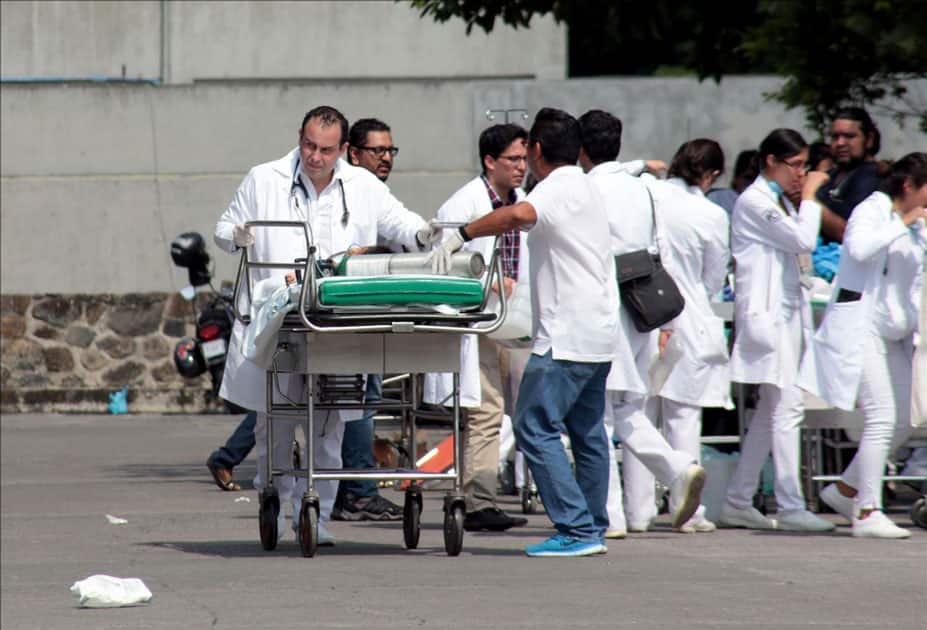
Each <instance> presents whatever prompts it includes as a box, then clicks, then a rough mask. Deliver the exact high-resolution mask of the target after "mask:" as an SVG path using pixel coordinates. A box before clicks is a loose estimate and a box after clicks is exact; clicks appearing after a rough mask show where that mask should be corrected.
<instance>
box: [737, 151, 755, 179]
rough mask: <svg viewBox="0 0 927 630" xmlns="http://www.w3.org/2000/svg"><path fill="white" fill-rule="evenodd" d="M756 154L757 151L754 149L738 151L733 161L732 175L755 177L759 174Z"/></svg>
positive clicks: (745, 177)
mask: <svg viewBox="0 0 927 630" xmlns="http://www.w3.org/2000/svg"><path fill="white" fill-rule="evenodd" d="M758 154H759V151H757V150H756V149H747V150H745V151H741V152H740V153H738V154H737V159H736V160H735V161H734V177H741V178H743V179H750V180H753V179H756V176H757V175H759V174H760V172H759V171H758V170H757V167H756V160H757V155H758Z"/></svg>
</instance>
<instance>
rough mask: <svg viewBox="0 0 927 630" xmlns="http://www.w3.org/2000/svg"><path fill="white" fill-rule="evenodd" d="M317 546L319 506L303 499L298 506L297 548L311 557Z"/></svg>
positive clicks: (307, 556) (305, 555)
mask: <svg viewBox="0 0 927 630" xmlns="http://www.w3.org/2000/svg"><path fill="white" fill-rule="evenodd" d="M318 547H319V506H318V504H316V503H312V502H311V501H307V500H306V499H303V502H302V503H301V504H300V507H299V549H300V551H302V552H303V556H304V557H306V558H311V557H312V556H314V555H315V551H316V549H318Z"/></svg>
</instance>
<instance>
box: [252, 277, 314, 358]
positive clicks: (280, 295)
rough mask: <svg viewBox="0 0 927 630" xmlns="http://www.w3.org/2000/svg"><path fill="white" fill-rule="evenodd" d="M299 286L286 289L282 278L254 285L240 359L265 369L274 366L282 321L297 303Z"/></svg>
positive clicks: (269, 279)
mask: <svg viewBox="0 0 927 630" xmlns="http://www.w3.org/2000/svg"><path fill="white" fill-rule="evenodd" d="M299 291H300V285H298V284H296V283H293V284H292V285H290V286H286V281H285V280H284V279H283V278H279V277H273V278H265V279H264V280H261V281H260V282H258V283H257V284H255V285H254V291H253V295H252V299H251V323H250V324H248V325H247V326H245V330H244V336H243V337H242V355H244V357H245V358H246V359H248V360H249V361H251V362H252V363H254V364H255V365H258V366H260V367H262V368H264V369H268V368H270V366H271V365H273V360H274V352H275V351H276V349H277V332H279V330H280V326H282V325H283V318H284V317H286V314H287V313H289V312H290V311H292V310H293V309H294V308H295V307H296V304H297V303H298V302H299Z"/></svg>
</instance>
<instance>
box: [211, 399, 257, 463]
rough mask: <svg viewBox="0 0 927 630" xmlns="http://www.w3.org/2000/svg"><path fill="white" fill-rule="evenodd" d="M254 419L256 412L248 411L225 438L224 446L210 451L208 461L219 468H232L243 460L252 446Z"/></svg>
mask: <svg viewBox="0 0 927 630" xmlns="http://www.w3.org/2000/svg"><path fill="white" fill-rule="evenodd" d="M256 421H257V412H255V411H249V412H248V415H246V416H245V419H244V420H242V421H241V422H240V423H239V424H238V426H237V427H236V428H235V431H234V432H232V435H230V436H229V439H228V440H226V442H225V446H223V447H221V448H220V449H219V450H217V451H213V452H212V455H210V456H209V460H208V461H209V463H211V464H212V465H214V466H218V467H219V468H225V469H226V470H232V469H233V468H235V466H238V465H239V464H240V463H242V462H243V461H245V458H246V457H247V456H248V453H250V452H251V449H252V448H254V423H255V422H256Z"/></svg>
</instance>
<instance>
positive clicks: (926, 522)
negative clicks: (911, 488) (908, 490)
mask: <svg viewBox="0 0 927 630" xmlns="http://www.w3.org/2000/svg"><path fill="white" fill-rule="evenodd" d="M911 520H912V521H913V522H914V524H915V525H917V526H918V527H923V528H924V529H927V498H924V497H921V498H920V499H918V500H917V501H915V502H914V505H913V506H911Z"/></svg>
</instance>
